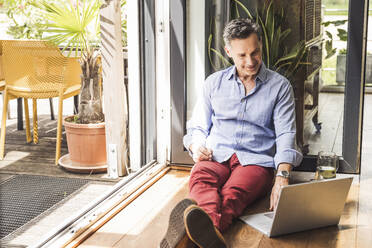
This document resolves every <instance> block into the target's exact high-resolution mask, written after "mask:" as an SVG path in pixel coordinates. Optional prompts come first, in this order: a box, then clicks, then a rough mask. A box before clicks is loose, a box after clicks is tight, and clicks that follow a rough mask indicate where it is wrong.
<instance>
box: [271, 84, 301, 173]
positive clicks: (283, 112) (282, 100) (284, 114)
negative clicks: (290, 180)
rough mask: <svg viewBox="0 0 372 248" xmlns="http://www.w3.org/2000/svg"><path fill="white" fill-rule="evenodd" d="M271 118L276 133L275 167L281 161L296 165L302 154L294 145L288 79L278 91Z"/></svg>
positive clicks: (294, 132)
mask: <svg viewBox="0 0 372 248" xmlns="http://www.w3.org/2000/svg"><path fill="white" fill-rule="evenodd" d="M273 119H274V126H275V135H276V140H275V141H276V154H275V156H274V164H275V168H278V166H279V164H281V163H289V164H291V165H292V166H298V165H299V164H300V163H301V161H302V154H301V153H300V152H299V151H298V148H297V145H296V118H295V103H294V97H293V90H292V86H291V84H290V83H289V82H288V81H287V83H285V84H283V87H282V88H281V90H280V91H279V94H278V98H277V102H276V106H275V108H274V112H273Z"/></svg>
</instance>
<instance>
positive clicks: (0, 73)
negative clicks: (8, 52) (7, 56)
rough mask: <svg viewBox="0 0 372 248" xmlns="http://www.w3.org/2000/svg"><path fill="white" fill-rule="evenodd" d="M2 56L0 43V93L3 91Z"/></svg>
mask: <svg viewBox="0 0 372 248" xmlns="http://www.w3.org/2000/svg"><path fill="white" fill-rule="evenodd" d="M2 55H3V48H2V42H1V41H0V92H1V91H3V90H4V89H5V79H4V72H3V58H2Z"/></svg>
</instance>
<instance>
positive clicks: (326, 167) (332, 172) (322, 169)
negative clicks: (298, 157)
mask: <svg viewBox="0 0 372 248" xmlns="http://www.w3.org/2000/svg"><path fill="white" fill-rule="evenodd" d="M337 169H338V156H337V155H336V153H334V152H325V151H320V152H319V153H318V159H317V165H316V172H315V180H319V179H329V178H335V177H336V171H337Z"/></svg>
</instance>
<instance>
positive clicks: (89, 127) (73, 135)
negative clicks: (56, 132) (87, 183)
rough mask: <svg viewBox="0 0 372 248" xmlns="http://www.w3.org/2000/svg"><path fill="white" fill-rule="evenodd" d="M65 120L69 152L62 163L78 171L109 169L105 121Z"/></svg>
mask: <svg viewBox="0 0 372 248" xmlns="http://www.w3.org/2000/svg"><path fill="white" fill-rule="evenodd" d="M69 118H71V117H67V118H65V119H64V120H63V125H64V126H65V131H66V137H67V146H68V151H69V154H68V155H67V157H66V155H65V156H64V157H62V158H61V159H60V165H61V166H63V167H64V168H65V169H67V170H71V171H77V172H88V173H89V172H92V171H93V172H103V171H106V169H107V158H106V135H105V123H98V124H77V123H74V122H69V121H66V119H69Z"/></svg>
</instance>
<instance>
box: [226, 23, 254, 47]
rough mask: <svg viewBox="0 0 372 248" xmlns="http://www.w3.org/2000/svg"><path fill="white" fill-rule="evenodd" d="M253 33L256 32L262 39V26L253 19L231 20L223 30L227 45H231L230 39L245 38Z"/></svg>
mask: <svg viewBox="0 0 372 248" xmlns="http://www.w3.org/2000/svg"><path fill="white" fill-rule="evenodd" d="M251 34H256V35H257V37H258V40H260V41H261V28H260V26H259V25H258V24H257V23H255V22H254V21H253V20H251V19H248V18H245V19H243V18H239V19H234V20H232V21H230V22H229V23H228V24H227V25H226V26H225V29H224V31H223V40H224V42H225V45H226V46H230V41H232V40H234V39H245V38H248V37H249V36H250V35H251Z"/></svg>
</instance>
